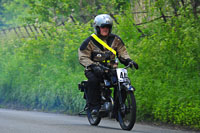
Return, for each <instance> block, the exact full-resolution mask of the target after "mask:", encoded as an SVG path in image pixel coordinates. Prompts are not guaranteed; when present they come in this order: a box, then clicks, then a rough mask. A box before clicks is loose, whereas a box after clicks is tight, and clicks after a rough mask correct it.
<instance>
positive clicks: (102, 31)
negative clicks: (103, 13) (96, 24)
mask: <svg viewBox="0 0 200 133" xmlns="http://www.w3.org/2000/svg"><path fill="white" fill-rule="evenodd" d="M100 34H101V35H102V36H108V34H109V28H108V27H100Z"/></svg>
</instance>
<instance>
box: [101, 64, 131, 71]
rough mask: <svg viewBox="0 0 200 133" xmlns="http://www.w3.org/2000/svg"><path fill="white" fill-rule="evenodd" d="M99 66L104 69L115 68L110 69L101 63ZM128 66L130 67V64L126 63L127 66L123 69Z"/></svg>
mask: <svg viewBox="0 0 200 133" xmlns="http://www.w3.org/2000/svg"><path fill="white" fill-rule="evenodd" d="M99 66H100V67H101V68H103V69H104V70H115V69H112V68H109V67H106V66H104V65H101V64H99ZM129 67H131V65H130V64H128V65H127V66H125V67H124V69H127V68H129Z"/></svg>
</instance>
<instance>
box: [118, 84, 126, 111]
mask: <svg viewBox="0 0 200 133" xmlns="http://www.w3.org/2000/svg"><path fill="white" fill-rule="evenodd" d="M117 98H118V100H119V108H120V111H121V112H122V113H124V112H125V105H124V104H123V99H122V88H121V84H120V82H118V87H117Z"/></svg>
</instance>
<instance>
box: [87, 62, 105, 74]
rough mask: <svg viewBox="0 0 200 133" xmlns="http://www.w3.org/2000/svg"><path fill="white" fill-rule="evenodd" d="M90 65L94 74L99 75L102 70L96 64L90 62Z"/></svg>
mask: <svg viewBox="0 0 200 133" xmlns="http://www.w3.org/2000/svg"><path fill="white" fill-rule="evenodd" d="M90 67H91V69H92V71H93V72H94V74H95V75H96V76H101V75H102V74H103V72H104V71H103V69H102V68H101V67H100V66H98V65H95V64H92V65H91V66H90Z"/></svg>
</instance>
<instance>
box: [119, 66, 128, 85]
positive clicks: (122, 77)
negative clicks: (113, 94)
mask: <svg viewBox="0 0 200 133" xmlns="http://www.w3.org/2000/svg"><path fill="white" fill-rule="evenodd" d="M116 71H117V78H118V81H119V82H125V81H126V79H127V78H128V72H127V70H126V69H123V68H117V70H116Z"/></svg>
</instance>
